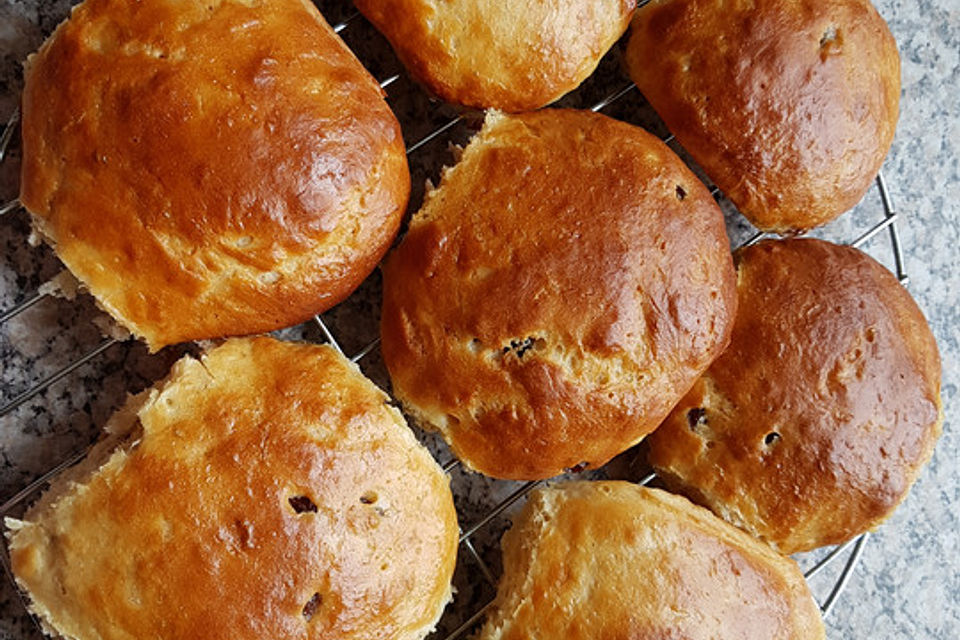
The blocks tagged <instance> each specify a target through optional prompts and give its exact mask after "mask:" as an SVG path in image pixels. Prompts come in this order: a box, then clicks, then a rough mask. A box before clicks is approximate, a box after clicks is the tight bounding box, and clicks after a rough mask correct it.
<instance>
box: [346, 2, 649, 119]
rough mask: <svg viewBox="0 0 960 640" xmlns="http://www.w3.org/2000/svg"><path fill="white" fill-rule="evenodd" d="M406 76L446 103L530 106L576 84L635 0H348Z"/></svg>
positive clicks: (592, 66)
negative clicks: (394, 54) (380, 34)
mask: <svg viewBox="0 0 960 640" xmlns="http://www.w3.org/2000/svg"><path fill="white" fill-rule="evenodd" d="M354 3H355V4H356V5H357V8H359V9H360V11H361V12H362V13H363V14H364V15H365V16H366V17H367V18H368V19H369V20H370V21H371V22H372V23H373V24H374V26H376V27H377V29H379V30H380V31H381V32H383V34H384V35H385V36H386V37H387V39H388V40H389V41H390V44H391V45H392V46H393V49H394V50H395V51H396V52H397V56H398V57H399V58H400V59H401V60H402V61H403V63H404V64H405V65H406V67H407V69H408V70H409V71H410V73H411V75H412V76H413V77H414V78H415V79H417V80H418V81H419V82H421V83H422V84H424V85H425V86H426V87H427V88H428V89H429V90H430V91H432V92H433V93H434V94H436V95H438V96H440V97H441V98H443V99H444V100H447V101H449V102H455V103H457V104H462V105H466V106H470V107H483V108H489V107H493V108H496V109H501V110H504V111H529V110H532V109H536V108H538V107H542V106H543V105H545V104H549V103H551V102H553V101H554V100H556V99H557V98H559V97H560V96H562V95H563V94H565V93H567V92H569V91H572V90H573V89H575V88H577V87H578V86H579V85H580V83H581V82H583V81H584V80H585V79H586V77H587V76H589V75H590V74H591V73H592V72H593V70H594V69H595V68H596V67H597V64H598V63H599V62H600V58H602V57H603V54H604V53H606V52H607V50H608V49H609V48H610V47H611V46H613V44H614V43H615V42H616V41H617V39H618V38H619V37H620V36H621V35H623V32H624V31H625V30H626V28H627V25H628V24H629V22H630V17H631V16H632V15H633V9H634V7H635V6H636V0H574V1H572V2H571V1H569V0H567V1H566V2H563V1H561V0H513V1H512V2H503V1H502V0H458V1H457V2H448V1H444V2H435V1H433V0H354Z"/></svg>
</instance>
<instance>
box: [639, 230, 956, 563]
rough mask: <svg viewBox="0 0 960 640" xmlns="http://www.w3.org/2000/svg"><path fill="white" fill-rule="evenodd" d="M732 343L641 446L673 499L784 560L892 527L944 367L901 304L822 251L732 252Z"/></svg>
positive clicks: (927, 431) (931, 431) (916, 468)
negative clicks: (713, 516)
mask: <svg viewBox="0 0 960 640" xmlns="http://www.w3.org/2000/svg"><path fill="white" fill-rule="evenodd" d="M736 259H737V273H738V280H737V292H738V294H739V300H740V302H739V311H738V315H737V318H736V321H735V323H734V329H733V338H732V340H731V342H730V346H729V347H728V348H727V350H726V351H724V353H723V355H721V356H720V357H719V358H718V359H717V361H716V362H714V363H713V365H711V367H710V369H709V370H708V371H707V372H706V373H705V374H704V376H703V377H702V378H701V379H700V380H699V381H697V383H696V384H695V385H694V386H693V388H692V389H691V390H690V392H689V393H688V394H687V395H686V397H684V398H683V400H681V401H680V403H679V404H678V405H677V407H676V408H675V409H674V410H673V412H672V413H671V414H670V416H669V417H668V418H667V419H666V421H665V422H664V423H663V425H661V426H660V428H659V429H657V431H655V432H654V433H653V435H652V436H651V437H650V438H649V444H650V461H651V462H652V464H653V465H654V467H656V469H657V470H658V472H659V473H660V475H661V476H663V477H664V479H665V480H666V481H667V482H668V484H669V485H671V487H672V488H674V489H677V490H680V491H682V492H684V493H686V494H687V495H689V496H690V497H691V498H693V499H694V500H695V501H697V502H700V503H702V504H704V505H705V506H708V507H710V508H711V509H713V510H714V511H715V512H716V513H717V514H719V515H721V516H722V517H724V518H726V519H727V520H729V521H730V522H732V523H734V524H736V525H738V526H740V527H743V528H744V529H746V530H747V531H749V532H751V533H753V534H754V535H755V536H757V537H759V538H761V539H763V540H765V541H766V542H768V543H770V544H771V545H772V546H773V547H774V548H776V549H779V550H780V551H781V552H782V553H793V552H795V551H805V550H808V549H812V548H814V547H818V546H821V545H827V544H834V543H840V542H843V541H844V540H848V539H850V538H852V537H853V536H855V535H857V534H858V533H861V532H863V531H866V530H867V529H871V528H873V527H875V526H876V525H877V524H879V523H880V522H881V521H882V520H884V519H885V518H886V517H887V516H889V515H890V514H891V513H892V511H893V510H894V508H896V506H897V505H898V504H899V503H900V502H901V501H902V500H903V499H904V498H905V497H906V495H907V491H908V490H909V488H910V486H911V485H912V484H913V482H914V480H915V479H916V478H917V475H918V474H919V472H920V468H921V467H922V466H923V465H924V464H926V462H927V461H928V460H929V459H930V456H931V455H932V452H933V447H934V443H935V442H936V440H937V438H938V437H939V435H940V430H941V419H942V418H941V405H940V357H939V354H938V352H937V345H936V343H935V342H934V338H933V335H932V334H931V332H930V328H929V327H928V326H927V323H926V321H925V320H924V318H923V315H922V314H921V312H920V310H919V309H918V308H917V305H916V303H915V302H914V301H913V299H912V298H911V297H910V294H909V293H907V291H906V290H905V289H904V288H903V287H902V286H900V283H899V282H897V280H896V278H894V276H893V275H892V274H891V273H890V272H888V271H887V270H886V269H884V268H883V267H882V266H881V265H879V264H878V263H877V262H875V261H874V260H873V259H872V258H870V257H869V256H867V255H866V254H864V253H862V252H860V251H857V250H856V249H853V248H851V247H843V246H838V245H833V244H830V243H827V242H824V241H821V240H787V241H780V242H774V241H768V242H763V243H760V244H758V245H755V246H753V247H749V248H746V249H742V250H740V251H739V252H738V253H737V254H736Z"/></svg>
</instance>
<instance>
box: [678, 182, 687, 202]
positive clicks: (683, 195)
mask: <svg viewBox="0 0 960 640" xmlns="http://www.w3.org/2000/svg"><path fill="white" fill-rule="evenodd" d="M686 197H687V191H686V189H684V188H683V187H681V186H680V185H677V200H683V199H684V198H686Z"/></svg>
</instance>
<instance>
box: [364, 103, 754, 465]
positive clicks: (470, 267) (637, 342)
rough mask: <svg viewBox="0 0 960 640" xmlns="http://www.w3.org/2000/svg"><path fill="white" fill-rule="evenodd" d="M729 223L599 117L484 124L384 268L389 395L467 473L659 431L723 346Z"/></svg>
mask: <svg viewBox="0 0 960 640" xmlns="http://www.w3.org/2000/svg"><path fill="white" fill-rule="evenodd" d="M735 303H736V296H735V283H734V272H733V264H732V260H731V257H730V251H729V248H728V245H727V236H726V233H725V230H724V226H723V216H722V215H721V213H720V210H719V208H718V207H717V205H716V203H715V202H714V201H713V199H712V198H711V197H710V194H709V193H708V192H707V189H706V188H705V187H704V186H703V184H701V183H700V182H699V181H698V180H697V179H696V177H695V176H694V175H693V173H692V172H690V170H689V169H687V167H686V166H684V165H683V163H682V162H681V161H680V159H679V158H678V157H677V156H676V155H675V154H674V153H673V152H672V151H671V150H670V149H669V148H668V147H667V146H666V145H664V144H663V143H662V142H660V141H659V140H657V139H656V138H654V137H653V136H652V135H650V134H648V133H647V132H645V131H643V130H642V129H640V128H638V127H633V126H631V125H628V124H624V123H622V122H617V121H616V120H613V119H611V118H608V117H606V116H602V115H599V114H594V113H590V112H582V111H571V110H549V109H548V110H544V111H538V112H535V113H529V114H523V115H518V116H504V115H500V114H492V115H489V116H488V118H487V122H486V124H485V125H484V128H483V130H482V131H481V132H480V133H479V134H477V136H476V137H475V138H474V139H473V140H472V141H471V143H470V144H469V145H468V146H467V148H466V149H465V150H464V153H463V157H462V158H461V160H460V162H459V163H458V164H457V165H456V166H455V167H453V168H451V169H449V170H447V171H446V172H445V174H444V176H443V180H442V182H441V184H440V186H439V187H438V188H437V189H436V190H434V191H433V192H432V193H430V194H429V195H428V196H427V199H426V202H425V203H424V206H423V208H422V209H421V210H420V211H419V212H418V213H417V214H416V215H415V216H414V219H413V221H412V222H411V225H410V231H409V232H408V233H407V236H406V237H405V238H404V241H403V243H402V244H401V245H400V247H399V248H398V249H397V250H396V251H395V252H394V253H393V254H392V255H391V256H390V257H388V259H387V262H386V264H385V266H384V299H383V313H382V336H383V342H382V350H383V356H384V361H385V363H386V365H387V368H388V369H389V371H390V377H391V380H392V382H393V389H394V393H395V394H396V396H397V398H398V399H400V400H401V401H402V402H403V403H404V406H405V407H406V409H407V410H408V411H409V412H410V414H411V415H412V416H414V417H416V418H417V419H418V420H420V421H421V422H422V424H423V425H424V426H427V427H430V428H433V429H437V430H440V431H441V432H442V433H443V435H444V437H445V438H446V439H447V441H448V442H449V443H450V444H451V447H452V448H453V451H454V452H455V453H456V454H457V456H458V457H459V458H460V459H461V460H463V461H464V462H465V463H466V464H467V465H468V466H469V467H471V468H473V469H475V470H478V471H481V472H483V473H485V474H487V475H491V476H494V477H499V478H511V479H528V480H529V479H538V478H546V477H550V476H553V475H556V474H558V473H561V472H562V471H563V470H564V469H566V468H571V467H575V466H577V465H581V464H582V463H586V464H587V465H589V466H591V467H594V466H600V465H602V464H604V463H605V462H607V461H608V460H609V459H610V458H612V457H613V456H615V455H616V454H618V453H620V452H621V451H624V450H625V449H627V448H628V447H630V446H631V445H633V444H635V443H636V442H638V441H639V440H640V439H641V438H643V437H644V436H645V435H646V434H647V433H649V432H650V431H651V430H653V428H654V427H656V425H657V424H659V422H660V421H661V420H662V419H663V417H664V416H666V414H667V412H668V411H669V410H670V408H671V407H672V406H673V405H674V404H675V403H676V401H677V400H678V399H679V398H680V397H681V396H682V395H683V394H684V393H685V392H686V390H687V389H689V387H690V385H691V384H693V381H694V380H695V379H696V378H697V376H698V375H699V374H700V373H701V372H702V371H703V370H704V369H705V368H706V367H707V366H708V365H709V364H710V362H712V361H713V359H714V358H715V357H716V356H717V355H718V354H719V353H720V351H721V350H722V349H723V347H724V346H725V345H726V343H727V341H728V339H729V331H730V327H731V326H732V322H733V314H734V310H735V306H736V305H735Z"/></svg>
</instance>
